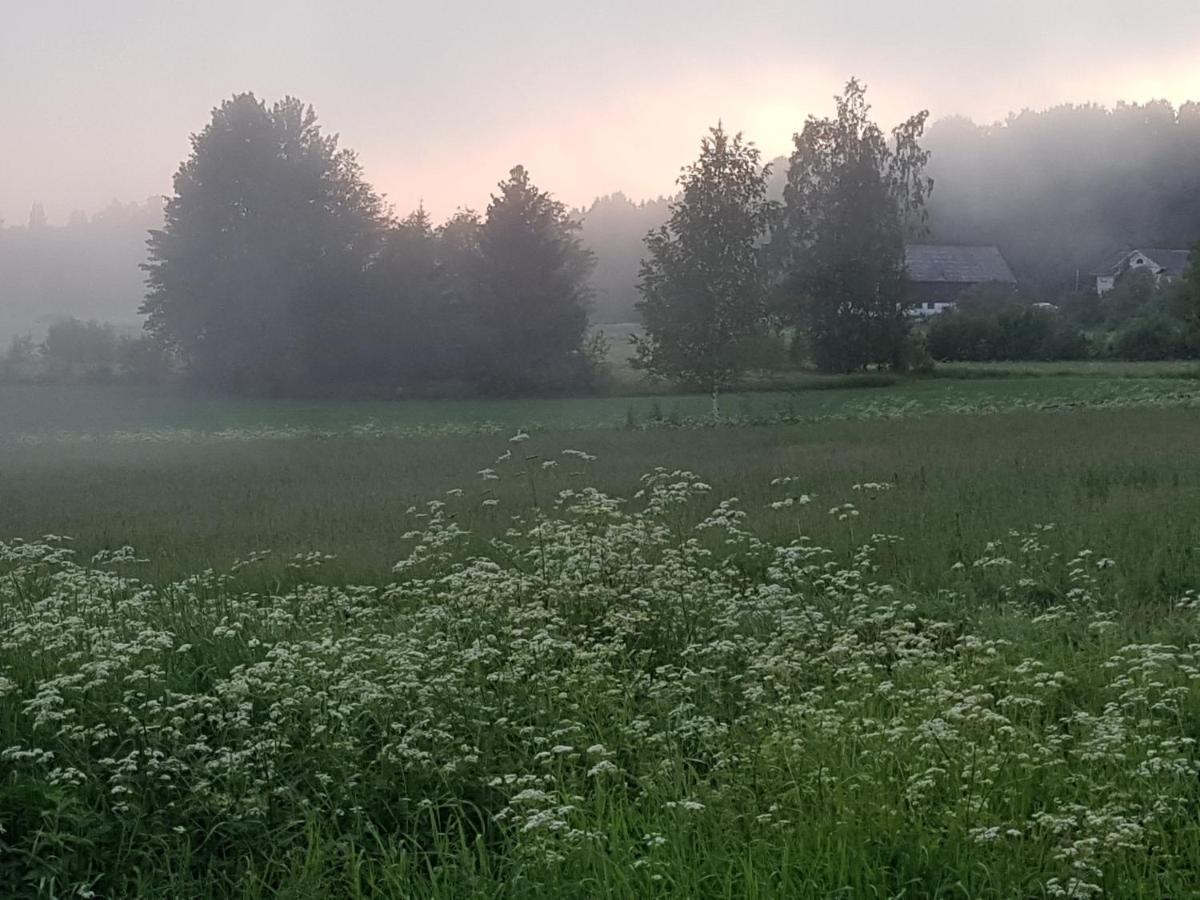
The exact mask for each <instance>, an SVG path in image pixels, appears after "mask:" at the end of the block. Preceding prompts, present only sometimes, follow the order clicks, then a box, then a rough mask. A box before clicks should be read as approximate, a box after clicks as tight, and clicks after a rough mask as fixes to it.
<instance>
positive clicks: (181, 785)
mask: <svg viewBox="0 0 1200 900" xmlns="http://www.w3.org/2000/svg"><path fill="white" fill-rule="evenodd" d="M596 462H599V460H592V459H591V458H590V454H586V453H583V452H567V453H561V454H560V453H553V454H551V453H549V452H547V451H546V450H545V449H544V448H539V447H536V446H535V444H534V442H533V441H531V440H529V439H527V438H525V437H524V436H520V437H518V439H516V440H515V441H514V443H513V444H512V445H511V446H510V447H509V448H508V449H507V450H506V451H505V452H504V453H502V454H500V456H499V458H498V459H496V460H495V461H493V462H492V463H491V464H490V465H488V466H485V467H483V469H482V470H481V471H480V473H479V477H478V480H476V481H473V482H471V483H468V484H467V485H466V486H464V487H463V488H462V489H461V490H455V491H453V492H451V493H449V494H443V495H442V496H441V497H440V498H439V499H436V500H432V501H430V502H427V503H424V504H420V505H418V506H416V507H415V508H414V509H412V510H410V511H409V513H408V514H407V515H406V516H405V521H406V523H407V526H408V527H409V529H410V530H409V531H408V532H407V533H406V535H405V538H404V548H403V550H401V549H400V548H399V547H398V548H397V557H398V560H399V561H398V563H397V564H396V566H395V568H394V572H393V574H392V577H391V578H390V579H389V580H388V582H387V583H386V584H383V585H378V586H370V587H353V586H349V585H345V584H322V583H320V582H319V581H318V580H314V579H313V578H311V577H310V573H312V572H313V571H319V570H320V567H321V566H323V565H324V564H325V563H326V559H325V557H324V556H322V555H321V554H308V555H303V556H300V557H297V558H295V559H293V560H292V563H291V565H292V570H293V572H294V577H293V578H292V580H291V582H290V583H288V584H287V585H283V584H277V585H276V586H275V587H273V588H268V589H263V588H261V587H259V586H257V585H258V582H256V580H255V578H254V576H253V572H254V569H255V568H256V567H257V566H258V565H259V564H260V560H259V559H258V558H257V556H256V555H254V554H250V555H248V556H247V557H245V558H243V559H242V560H239V561H238V562H237V563H235V564H233V565H232V566H231V567H229V568H228V569H227V570H226V571H213V570H209V571H205V572H200V573H197V574H195V575H191V576H188V577H186V578H183V579H179V580H176V581H174V582H171V583H165V584H152V583H150V582H147V581H143V580H141V579H139V578H138V577H137V576H136V575H135V574H134V573H136V572H137V571H138V570H139V568H140V567H141V566H142V565H143V564H142V563H141V562H140V561H139V559H138V557H137V556H136V554H135V553H133V551H131V550H127V549H122V550H118V551H115V552H110V553H103V554H100V555H98V556H96V557H94V558H92V559H90V560H88V559H86V558H85V559H80V558H77V555H75V554H73V553H72V552H71V551H70V549H69V544H63V543H62V542H61V541H56V540H47V541H41V542H35V543H21V542H15V543H14V542H10V543H7V544H3V545H0V569H2V571H3V577H2V578H0V634H2V635H3V637H0V649H2V651H3V655H2V657H0V658H2V659H3V664H2V665H3V671H2V673H0V725H2V728H3V732H2V737H3V740H2V741H0V744H2V745H3V747H4V749H3V750H2V751H0V759H2V760H3V762H4V764H5V765H6V767H7V774H6V775H5V776H4V779H3V781H2V782H0V823H2V824H3V827H4V833H3V837H2V838H0V840H2V841H3V844H2V845H0V850H2V852H0V883H4V884H5V885H8V886H10V888H9V890H10V893H11V895H12V896H18V897H20V896H68V895H76V896H89V895H94V896H105V897H107V896H129V895H140V896H188V897H231V896H242V897H257V896H292V897H301V896H303V897H309V896H318V895H332V896H395V897H414V896H425V897H464V896H493V897H494V896H503V897H547V896H553V897H595V896H619V897H646V896H680V897H704V896H713V897H730V896H753V897H765V896H787V897H793V896H830V895H838V894H840V895H846V896H899V895H905V894H907V895H912V896H934V897H936V896H944V897H950V896H971V897H1012V896H1063V897H1092V896H1100V895H1108V896H1118V897H1162V896H1188V895H1191V894H1193V893H1195V891H1196V890H1197V887H1198V884H1197V882H1198V880H1200V879H1198V878H1197V873H1198V872H1200V869H1198V864H1200V827H1198V823H1197V820H1196V814H1195V810H1196V804H1197V801H1198V800H1200V783H1198V781H1197V775H1198V774H1200V772H1198V769H1197V760H1196V748H1195V740H1194V737H1193V736H1194V735H1195V734H1196V733H1197V729H1198V728H1200V690H1198V689H1197V686H1196V683H1197V680H1198V679H1200V659H1198V658H1197V653H1196V647H1197V646H1198V645H1200V619H1198V618H1197V614H1198V612H1200V609H1198V608H1197V604H1198V603H1200V600H1198V598H1197V594H1196V592H1195V590H1194V589H1181V590H1179V591H1178V592H1177V593H1174V594H1173V595H1170V596H1168V595H1165V594H1164V595H1163V596H1161V597H1159V598H1157V599H1154V600H1152V601H1151V600H1148V599H1147V598H1146V597H1143V596H1138V595H1129V594H1126V593H1124V592H1123V591H1122V590H1121V588H1120V585H1121V583H1122V574H1121V573H1122V569H1123V567H1124V566H1125V565H1127V564H1132V565H1134V566H1135V567H1136V565H1137V564H1138V563H1137V561H1136V560H1130V561H1126V560H1123V559H1121V558H1120V557H1119V556H1110V555H1109V550H1108V548H1106V547H1103V546H1098V545H1093V544H1089V545H1087V546H1074V547H1073V549H1072V550H1071V552H1069V553H1063V552H1061V551H1060V550H1059V549H1058V548H1059V547H1061V546H1063V544H1062V540H1061V535H1060V534H1059V532H1058V529H1056V528H1055V527H1054V526H1053V525H1050V524H1042V525H1038V526H1031V527H1030V528H1027V529H1023V530H1021V531H1015V532H1012V533H1007V534H999V535H997V536H996V539H995V540H993V541H986V542H982V543H979V542H973V541H965V542H964V543H963V544H962V545H961V546H960V547H959V548H958V552H959V554H960V558H959V559H958V560H956V561H955V562H954V563H953V564H951V565H949V566H947V567H945V569H944V570H943V571H942V572H941V576H940V578H939V581H938V584H937V587H936V588H932V587H931V588H921V587H918V586H915V585H913V584H911V583H908V582H907V581H905V580H904V579H901V578H897V577H896V576H895V574H894V573H895V572H896V571H897V569H896V567H895V565H894V560H895V559H896V558H897V557H899V556H902V555H903V554H904V553H905V549H904V548H905V540H904V538H905V537H907V536H906V535H893V534H889V533H886V532H884V531H882V530H881V528H880V526H881V521H880V520H881V519H882V518H883V517H882V515H881V513H880V511H881V510H883V509H884V508H886V505H887V504H890V503H895V502H903V501H900V500H899V499H898V498H900V496H901V490H902V489H901V488H900V487H897V486H894V485H895V483H894V482H892V481H888V480H886V477H882V478H879V479H876V480H872V481H864V482H858V483H857V484H845V485H842V490H841V491H840V492H838V494H837V495H836V496H835V495H833V494H830V495H828V496H826V497H823V498H814V497H813V496H812V494H811V493H810V492H809V490H808V482H807V479H806V478H804V477H803V476H802V477H800V478H795V477H790V476H786V475H781V476H777V477H776V478H774V479H772V481H773V482H774V483H768V484H766V485H762V486H760V488H759V490H761V492H762V496H765V497H770V498H772V499H770V500H769V502H768V504H767V505H768V508H769V509H771V511H772V512H773V513H776V514H781V515H784V514H786V515H787V516H789V517H791V518H792V519H793V524H794V526H795V528H796V530H797V533H796V534H795V535H794V536H793V537H791V538H786V539H785V538H782V537H776V538H775V539H765V538H764V537H762V536H760V535H759V534H757V533H756V531H755V529H754V528H752V527H751V523H750V516H749V515H748V512H747V511H748V509H749V508H750V507H751V506H752V505H754V504H750V503H748V502H746V501H745V500H744V499H736V498H734V497H731V496H727V495H723V494H721V493H719V492H717V491H716V490H714V488H713V486H712V485H710V484H708V483H706V482H705V481H703V480H701V479H700V478H699V477H697V476H696V475H693V474H692V473H690V472H688V471H686V470H679V469H672V470H668V469H657V470H654V471H652V472H650V473H649V474H647V475H645V476H644V477H642V478H641V479H639V488H638V490H637V491H636V493H635V494H633V495H632V496H629V497H627V498H618V497H615V496H611V495H608V494H605V493H603V492H600V491H598V490H596V489H595V488H594V487H592V486H591V485H590V481H591V480H592V479H591V476H590V469H591V467H592V465H593V464H594V463H596ZM559 477H562V478H565V479H570V483H571V484H572V485H573V486H570V487H564V486H562V485H558V486H557V489H556V485H555V484H554V483H553V482H554V480H555V479H556V478H559ZM745 483H746V485H747V486H748V485H749V480H747V481H746V482H745ZM508 484H511V485H513V492H512V493H511V494H504V493H503V492H502V491H501V490H499V488H500V487H501V486H502V485H508ZM518 494H520V495H523V496H525V497H527V498H528V499H527V502H525V503H524V505H523V511H521V512H517V511H516V510H515V509H509V508H506V507H505V503H506V502H507V501H508V500H510V499H511V498H512V497H515V496H516V495H518ZM835 500H836V501H837V502H835ZM476 509H484V510H491V511H493V512H494V513H495V514H497V515H500V514H503V515H504V519H505V520H506V523H507V524H506V527H505V529H504V530H503V532H502V533H500V534H497V536H496V537H495V538H494V539H493V540H491V541H489V542H487V544H486V545H485V546H481V545H480V544H479V543H478V542H477V541H476V540H475V539H474V538H473V536H472V535H471V534H469V533H468V531H467V530H466V529H465V528H464V527H463V525H462V523H463V522H464V521H465V520H467V518H468V512H470V511H473V510H476ZM471 514H472V515H473V514H474V513H473V512H471ZM514 514H515V515H516V518H513V517H512V516H513V515H514ZM816 522H824V523H827V525H828V528H829V533H830V535H831V536H836V537H837V538H838V539H837V540H836V541H831V542H829V543H830V546H822V544H821V543H819V542H815V541H813V540H812V539H810V538H809V537H808V536H807V535H806V534H804V532H805V531H807V530H809V529H808V528H807V525H808V524H809V523H816Z"/></svg>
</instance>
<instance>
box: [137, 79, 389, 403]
mask: <svg viewBox="0 0 1200 900" xmlns="http://www.w3.org/2000/svg"><path fill="white" fill-rule="evenodd" d="M174 188H175V193H174V196H172V197H171V198H169V199H168V201H167V205H166V217H165V223H164V225H163V228H162V229H161V230H158V231H153V232H151V238H150V241H149V246H150V259H149V262H148V263H147V264H146V265H145V269H146V271H147V273H148V276H147V281H148V284H149V292H148V295H147V298H146V301H145V303H144V304H143V306H142V311H143V312H144V313H145V314H147V315H148V320H147V328H148V329H149V330H150V331H151V332H152V333H154V334H155V335H156V336H157V337H159V338H160V339H162V340H163V341H164V342H165V343H166V344H168V345H171V346H173V347H175V348H177V349H178V351H179V353H180V356H181V358H182V359H183V360H184V362H185V364H186V365H187V366H188V367H189V369H190V370H191V371H192V372H193V373H194V374H195V375H197V376H199V377H200V378H202V379H203V380H205V381H207V382H209V383H212V384H214V385H217V386H221V387H225V388H230V389H235V390H245V391H254V392H262V391H275V392H290V391H295V390H302V389H305V388H306V387H308V386H311V385H315V384H327V383H329V382H331V381H338V380H347V379H353V378H354V377H356V375H357V373H356V371H355V368H356V366H357V365H358V357H357V354H356V353H355V344H356V341H357V337H358V333H359V328H360V326H361V322H362V310H361V308H360V307H361V302H362V299H363V292H364V291H365V289H366V288H365V283H364V273H365V271H366V269H367V266H368V262H369V260H370V259H371V258H372V256H373V255H374V254H375V252H376V250H377V248H378V243H379V237H380V234H381V231H382V225H383V224H384V208H383V204H382V202H381V200H380V198H379V197H378V196H377V195H376V194H375V192H374V191H373V190H372V189H371V187H370V186H369V185H368V184H367V183H366V182H365V181H364V179H363V177H362V173H361V170H360V167H359V165H358V163H357V161H356V159H355V157H354V154H353V153H352V152H350V151H349V150H345V149H339V148H338V140H337V137H336V136H332V135H325V134H323V133H322V132H321V129H320V127H319V126H318V125H317V117H316V114H315V113H314V112H313V110H312V107H309V106H306V105H304V104H303V103H301V102H300V101H299V100H296V99H293V98H288V99H285V100H283V101H281V102H278V103H275V104H274V105H272V106H270V107H268V106H267V105H266V104H265V103H263V102H262V101H260V100H258V99H257V98H256V97H255V96H254V95H253V94H239V95H236V96H234V97H232V98H231V99H229V100H226V101H225V102H223V103H222V104H221V105H220V106H219V107H218V108H217V109H215V110H213V113H212V119H211V121H210V122H209V123H208V125H207V126H205V128H204V129H203V130H202V131H201V132H199V133H198V134H196V135H194V136H193V137H192V152H191V155H190V156H189V157H188V159H187V160H186V161H185V162H184V163H183V164H182V165H181V166H180V168H179V171H178V172H177V174H176V175H175V180H174Z"/></svg>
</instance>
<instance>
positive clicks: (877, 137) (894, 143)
mask: <svg viewBox="0 0 1200 900" xmlns="http://www.w3.org/2000/svg"><path fill="white" fill-rule="evenodd" d="M869 113H870V106H869V105H868V104H867V101H866V88H865V87H864V86H863V85H862V84H860V83H859V82H858V81H857V80H854V79H851V81H850V82H849V83H847V85H846V89H845V92H844V93H843V94H842V96H840V97H838V98H837V115H836V117H834V118H832V119H830V118H816V117H810V118H809V119H808V121H807V122H805V124H804V129H803V130H802V131H801V132H800V133H799V134H797V135H796V137H795V150H794V151H793V153H792V155H791V158H790V160H789V168H788V178H787V185H786V187H785V188H784V207H783V219H782V227H781V228H780V230H779V232H778V235H777V238H776V255H777V257H778V258H779V260H780V265H781V267H782V272H783V277H782V282H781V287H780V296H781V298H782V306H783V310H784V313H785V315H788V316H789V317H791V318H792V320H793V321H795V322H796V324H797V325H798V327H799V328H800V330H801V332H802V334H803V335H804V337H805V338H806V340H807V343H808V352H809V355H810V356H811V358H812V359H813V361H814V362H815V363H816V364H817V366H818V367H819V368H821V369H823V370H826V371H847V372H848V371H854V370H857V369H862V368H864V367H866V366H868V365H871V364H882V365H889V366H897V367H898V366H902V365H904V363H905V359H906V353H907V337H908V331H909V320H908V316H907V315H906V306H907V298H906V278H905V269H904V242H905V238H906V237H907V236H910V235H915V234H919V233H920V232H921V231H922V230H923V228H924V222H925V213H924V204H925V198H926V197H927V196H928V194H929V192H930V190H931V189H932V182H931V181H930V180H929V179H928V178H927V177H926V176H925V174H924V166H925V163H926V161H927V159H928V154H927V153H926V152H925V151H924V150H923V149H922V148H921V146H920V144H919V139H920V137H921V135H922V132H923V130H924V123H925V120H926V118H927V116H928V114H927V113H925V112H921V113H918V114H917V115H915V116H913V117H912V118H911V119H909V120H908V121H906V122H904V123H903V124H901V125H900V126H899V127H897V128H896V129H895V130H894V131H893V132H892V140H891V141H890V142H889V140H888V138H887V136H886V135H885V134H884V133H883V131H882V130H880V128H879V126H878V125H876V124H875V123H874V122H873V121H872V120H871V119H870V117H869Z"/></svg>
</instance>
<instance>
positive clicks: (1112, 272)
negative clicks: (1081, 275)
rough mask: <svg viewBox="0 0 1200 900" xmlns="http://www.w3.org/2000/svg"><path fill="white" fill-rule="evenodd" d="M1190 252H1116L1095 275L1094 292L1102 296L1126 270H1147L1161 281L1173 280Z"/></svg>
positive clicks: (1182, 269)
mask: <svg viewBox="0 0 1200 900" xmlns="http://www.w3.org/2000/svg"><path fill="white" fill-rule="evenodd" d="M1190 256H1191V253H1190V252H1189V251H1187V250H1161V249H1160V250H1126V251H1123V252H1121V253H1118V254H1117V255H1116V256H1114V257H1113V258H1112V259H1111V260H1109V262H1108V263H1106V264H1105V265H1103V266H1101V267H1100V270H1099V271H1098V272H1095V273H1093V274H1094V275H1095V276H1096V293H1097V294H1098V295H1100V296H1101V297H1103V296H1104V295H1105V294H1107V293H1108V292H1109V291H1111V290H1112V289H1113V288H1114V287H1116V284H1117V279H1118V278H1120V277H1121V276H1122V275H1124V274H1125V273H1126V272H1149V273H1150V274H1151V275H1153V276H1154V277H1155V278H1158V279H1160V280H1163V281H1174V280H1175V279H1176V278H1178V277H1180V276H1181V275H1182V274H1183V273H1184V271H1185V270H1186V269H1187V266H1188V259H1189V257H1190Z"/></svg>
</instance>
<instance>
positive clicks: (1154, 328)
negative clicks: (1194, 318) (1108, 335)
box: [1112, 315, 1188, 360]
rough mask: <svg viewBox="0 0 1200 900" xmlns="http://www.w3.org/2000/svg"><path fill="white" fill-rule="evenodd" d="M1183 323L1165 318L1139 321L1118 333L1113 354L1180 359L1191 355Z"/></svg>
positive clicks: (1127, 357) (1159, 316)
mask: <svg viewBox="0 0 1200 900" xmlns="http://www.w3.org/2000/svg"><path fill="white" fill-rule="evenodd" d="M1187 343H1188V342H1187V340H1186V338H1185V336H1184V334H1183V330H1182V329H1181V328H1180V326H1179V323H1178V322H1176V321H1174V320H1172V319H1169V318H1167V317H1166V316H1163V315H1154V316H1147V317H1144V318H1141V319H1135V320H1134V321H1133V322H1130V323H1129V325H1127V326H1126V327H1125V328H1124V329H1122V330H1121V331H1120V332H1118V333H1117V337H1116V340H1115V341H1114V342H1113V345H1112V355H1113V356H1115V357H1117V358H1118V359H1128V360H1156V359H1176V358H1178V357H1181V356H1186V355H1188V353H1187V350H1188V347H1187Z"/></svg>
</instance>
